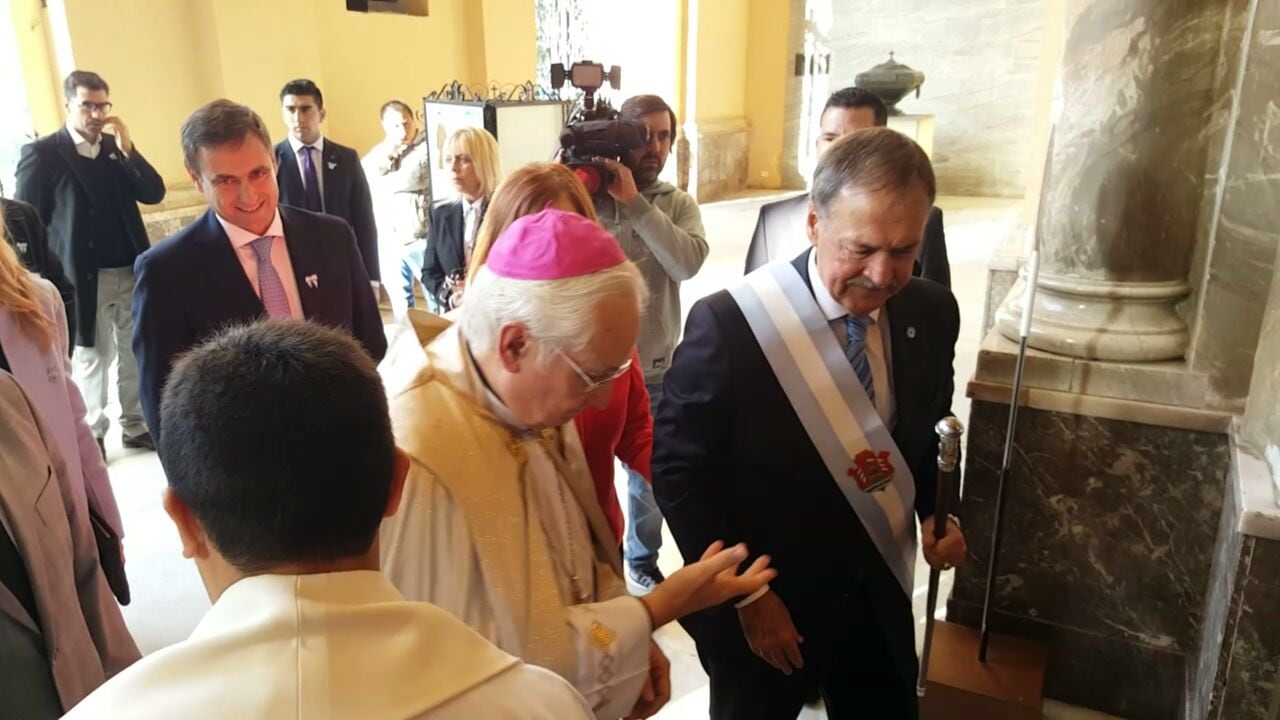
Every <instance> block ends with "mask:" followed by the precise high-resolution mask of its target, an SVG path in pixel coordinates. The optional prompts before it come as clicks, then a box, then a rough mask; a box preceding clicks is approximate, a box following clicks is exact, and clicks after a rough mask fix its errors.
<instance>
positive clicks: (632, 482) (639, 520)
mask: <svg viewBox="0 0 1280 720" xmlns="http://www.w3.org/2000/svg"><path fill="white" fill-rule="evenodd" d="M645 388H646V389H647V390H648V391H649V412H650V414H653V413H654V412H656V411H657V409H658V401H659V400H661V399H662V383H657V384H655V385H646V386H645ZM627 509H628V519H629V520H630V522H628V523H627V531H626V536H625V538H624V539H623V544H622V555H623V557H625V558H626V560H627V565H628V566H630V567H631V568H633V569H635V570H639V571H642V572H650V571H653V570H657V569H658V550H659V549H660V548H661V547H662V511H660V510H658V501H657V500H655V499H654V497H653V488H652V487H651V486H650V485H649V483H648V482H645V479H644V476H643V475H641V474H640V473H638V472H636V471H635V470H632V469H631V468H627Z"/></svg>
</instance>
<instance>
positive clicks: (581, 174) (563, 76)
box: [551, 61, 649, 195]
mask: <svg viewBox="0 0 1280 720" xmlns="http://www.w3.org/2000/svg"><path fill="white" fill-rule="evenodd" d="M565 80H568V81H569V84H571V85H573V86H574V87H575V88H577V89H579V90H581V91H582V93H583V96H582V102H581V105H580V106H578V107H576V108H575V110H574V112H573V114H572V115H571V116H570V119H569V124H568V125H567V126H565V128H564V130H562V131H561V132H560V148H561V150H562V152H561V154H560V162H562V163H564V164H565V165H568V166H569V169H570V170H572V171H573V174H574V175H576V176H578V179H579V180H581V181H582V184H583V185H584V186H586V188H587V192H589V193H591V194H592V195H604V194H605V193H606V192H607V191H608V187H609V183H610V182H612V181H613V173H611V172H609V169H608V168H606V167H605V166H604V165H603V164H602V163H600V162H598V161H597V159H598V158H604V157H607V158H612V159H614V160H618V161H620V162H625V160H626V156H627V153H628V152H630V151H631V150H636V149H638V148H642V147H644V146H645V143H647V142H648V141H649V128H648V127H647V126H646V125H645V124H644V123H642V122H639V121H635V120H632V121H627V120H619V119H618V111H616V110H614V109H613V107H612V106H611V105H610V104H609V101H608V100H605V99H600V100H598V101H597V99H596V91H597V90H599V89H600V88H602V87H604V84H605V81H606V80H608V82H609V86H610V87H612V88H613V89H614V90H617V89H618V88H619V87H620V86H621V85H622V69H621V68H619V67H618V66H617V65H614V66H613V67H611V68H610V69H609V71H608V72H607V73H606V72H605V69H604V65H602V64H600V63H595V62H590V61H583V62H576V63H574V64H573V65H572V66H571V67H570V68H569V69H568V70H566V69H565V67H564V65H563V64H561V63H556V64H554V65H552V66H551V87H553V88H555V89H557V90H559V89H560V88H562V87H564V83H565Z"/></svg>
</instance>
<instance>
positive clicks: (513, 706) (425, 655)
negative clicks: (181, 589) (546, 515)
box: [66, 570, 591, 720]
mask: <svg viewBox="0 0 1280 720" xmlns="http://www.w3.org/2000/svg"><path fill="white" fill-rule="evenodd" d="M66 717H67V718H71V720H81V719H83V718H104V719H106V718H110V719H111V720H130V719H138V720H143V719H148V720H150V719H154V720H161V719H163V720H173V719H174V718H179V719H180V720H215V719H216V720H222V719H224V718H244V719H245V720H252V719H257V718H261V719H262V720H266V719H268V718H270V719H271V720H278V719H280V718H300V719H301V718H305V719H306V720H340V719H344V720H345V719H346V718H362V720H363V719H376V718H382V719H385V720H406V719H408V718H413V719H415V720H473V719H474V718H500V719H502V720H517V719H518V718H519V719H526V718H538V719H539V720H553V719H555V720H558V719H559V718H574V719H575V720H585V719H587V718H590V717H591V714H590V710H589V708H587V706H586V704H585V703H584V702H583V700H582V697H581V696H579V695H578V693H576V692H575V691H574V690H573V688H571V687H570V686H569V685H568V683H566V682H564V680H563V679H561V678H559V677H556V676H555V675H554V674H552V673H550V672H547V671H545V670H543V669H541V668H536V667H533V666H530V665H525V664H524V663H522V662H520V661H519V660H518V659H516V658H514V657H512V656H510V655H508V654H507V653H504V652H502V651H501V650H499V649H497V648H496V647H494V646H493V645H492V644H491V643H489V642H488V641H486V640H485V639H484V638H482V637H480V636H479V635H478V634H477V633H475V632H474V631H472V630H471V629H470V628H468V627H466V626H465V625H463V624H462V623H460V622H458V620H457V619H456V618H453V617H451V616H450V615H449V614H448V613H445V612H443V611H441V610H440V609H438V608H434V607H431V606H430V605H428V604H426V603H419V602H409V601H406V600H405V599H404V597H403V596H402V595H400V593H398V592H397V591H396V589H395V588H394V587H393V586H392V585H391V583H390V582H389V581H388V580H387V578H386V577H385V576H384V575H383V574H382V573H380V572H377V571H374V570H357V571H351V572H339V573H328V574H316V575H256V576H253V577H248V578H244V579H243V580H240V581H238V582H236V583H235V584H234V585H232V586H231V587H229V588H227V590H226V591H225V592H223V594H222V596H221V597H220V598H218V601H217V602H216V603H214V605H213V607H212V608H210V610H209V612H208V613H207V614H206V615H205V616H204V618H203V619H202V620H201V621H200V624H199V625H198V626H196V629H195V631H194V632H193V633H192V634H191V637H190V638H188V639H187V640H184V641H182V642H180V643H178V644H176V645H172V646H170V647H167V648H164V649H163V650H158V651H156V652H154V653H152V654H150V655H148V656H146V657H144V658H142V659H141V660H139V661H138V662H137V663H135V664H134V665H133V666H131V667H129V668H128V669H127V670H125V671H123V672H121V673H120V674H118V675H116V676H115V677H114V678H112V679H111V680H109V681H107V683H106V684H105V685H103V686H102V687H100V688H98V689H97V690H96V691H94V692H93V693H92V694H90V695H89V696H88V697H87V698H85V699H84V700H83V701H81V702H80V703H79V704H78V705H76V706H75V707H74V708H73V709H72V710H71V712H70V714H68V715H67V716H66Z"/></svg>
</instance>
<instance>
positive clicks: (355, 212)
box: [275, 79, 382, 282]
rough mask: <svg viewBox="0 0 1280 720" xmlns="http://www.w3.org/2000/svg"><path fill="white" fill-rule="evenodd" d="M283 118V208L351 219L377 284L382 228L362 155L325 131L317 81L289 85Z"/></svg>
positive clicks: (279, 164) (279, 173) (279, 162)
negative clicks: (377, 222)
mask: <svg viewBox="0 0 1280 720" xmlns="http://www.w3.org/2000/svg"><path fill="white" fill-rule="evenodd" d="M280 115H281V117H282V118H283V120H284V124H285V130H286V131H287V133H288V134H287V136H286V137H285V139H284V140H281V141H280V142H279V143H278V144H277V145H276V147H275V153H276V181H277V184H278V185H279V187H280V202H281V204H283V205H290V206H292V207H300V208H305V209H307V210H310V211H312V212H318V213H325V214H326V215H333V216H335V217H340V218H342V219H343V220H346V221H347V222H348V223H349V224H350V225H351V229H352V230H354V231H355V233H356V247H358V248H360V257H361V259H362V260H363V261H364V269H365V272H366V273H368V275H369V279H370V280H372V281H374V282H377V281H378V280H380V278H381V274H382V273H381V270H379V265H378V226H377V224H376V223H375V222H374V217H373V196H372V195H371V194H370V192H369V179H368V178H366V177H365V174H364V166H363V165H361V164H360V156H359V155H358V154H357V153H356V151H355V150H353V149H351V148H349V147H347V146H346V145H339V144H338V143H336V142H334V141H333V140H331V139H329V138H327V137H325V136H324V134H323V133H321V132H320V124H321V123H323V122H324V117H325V110H324V95H323V94H322V93H321V92H320V88H319V87H317V86H316V84H315V83H314V82H312V81H310V80H306V79H299V80H290V81H289V82H288V83H285V86H284V87H283V88H281V89H280Z"/></svg>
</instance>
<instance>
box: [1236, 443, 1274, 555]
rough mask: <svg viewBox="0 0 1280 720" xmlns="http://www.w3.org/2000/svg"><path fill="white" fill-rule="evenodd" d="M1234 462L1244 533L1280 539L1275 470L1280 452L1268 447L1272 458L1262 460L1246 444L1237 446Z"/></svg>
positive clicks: (1241, 524) (1241, 528)
mask: <svg viewBox="0 0 1280 720" xmlns="http://www.w3.org/2000/svg"><path fill="white" fill-rule="evenodd" d="M1233 445H1234V446H1235V447H1234V448H1233V450H1234V452H1233V453H1232V458H1231V462H1232V463H1234V464H1235V466H1236V468H1235V472H1234V473H1232V475H1233V476H1234V477H1235V478H1236V480H1237V482H1238V483H1239V485H1238V490H1239V493H1240V525H1239V529H1240V532H1242V533H1244V534H1245V535H1252V536H1254V537H1260V538H1266V539H1268V540H1280V489H1277V487H1276V484H1275V473H1274V472H1273V470H1272V468H1273V467H1276V462H1277V461H1280V453H1277V452H1275V448H1274V447H1272V448H1268V450H1270V451H1271V452H1268V453H1267V455H1268V456H1271V457H1266V458H1264V457H1261V456H1259V455H1256V454H1254V453H1255V452H1256V451H1255V450H1254V449H1253V448H1251V447H1249V446H1248V445H1245V444H1244V443H1242V442H1236V443H1233Z"/></svg>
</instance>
